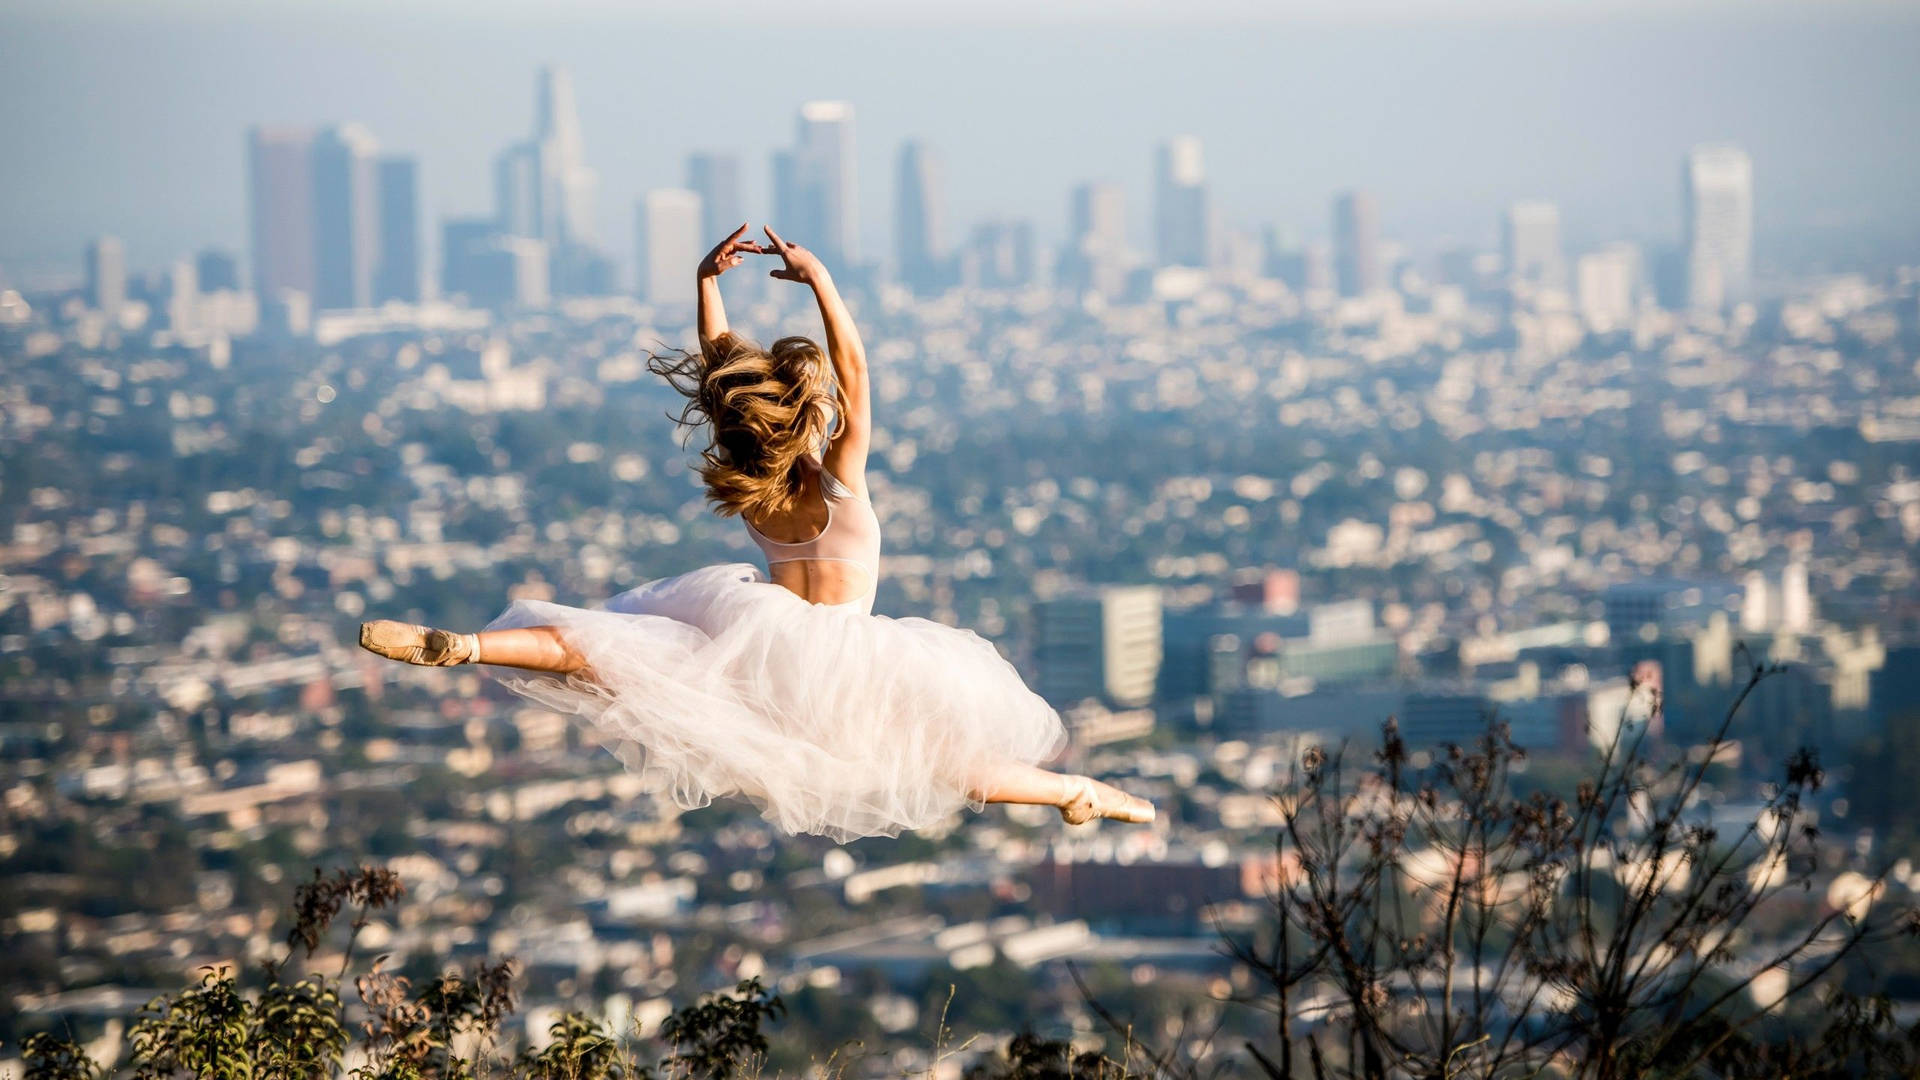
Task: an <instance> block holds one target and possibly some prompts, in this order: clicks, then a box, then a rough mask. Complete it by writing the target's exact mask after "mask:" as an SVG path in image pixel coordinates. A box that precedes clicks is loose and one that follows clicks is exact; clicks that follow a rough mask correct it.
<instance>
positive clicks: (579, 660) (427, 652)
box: [360, 619, 587, 675]
mask: <svg viewBox="0 0 1920 1080" xmlns="http://www.w3.org/2000/svg"><path fill="white" fill-rule="evenodd" d="M360 647H361V648H363V649H366V650H367V651H368V652H373V653H378V654H379V655H381V656H384V657H386V658H387V659H389V660H398V661H400V662H401V663H405V664H419V665H422V666H425V667H451V666H453V665H455V664H494V665H497V666H500V667H516V668H524V669H525V670H527V671H550V672H553V673H554V674H557V675H572V674H575V673H577V672H580V671H583V670H585V669H586V666H587V661H586V658H585V657H583V656H581V655H580V653H579V652H578V651H576V650H575V649H574V648H573V646H571V645H569V644H567V640H566V638H565V637H564V636H562V635H561V633H560V629H559V627H555V626H526V627H517V628H515V629H512V630H483V631H481V632H480V633H477V634H457V633H454V632H453V631H451V630H436V629H433V628H432V627H428V626H415V625H412V624H410V623H401V622H394V621H392V620H390V619H381V620H379V621H377V622H369V623H361V624H360Z"/></svg>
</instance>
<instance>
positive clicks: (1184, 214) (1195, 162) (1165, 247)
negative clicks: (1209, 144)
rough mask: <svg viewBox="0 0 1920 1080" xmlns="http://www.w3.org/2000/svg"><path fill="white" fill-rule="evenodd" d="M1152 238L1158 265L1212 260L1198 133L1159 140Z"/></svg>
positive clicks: (1210, 223)
mask: <svg viewBox="0 0 1920 1080" xmlns="http://www.w3.org/2000/svg"><path fill="white" fill-rule="evenodd" d="M1153 237H1154V255H1155V257H1156V259H1157V260H1158V261H1159V264H1160V265H1161V266H1206V265H1208V264H1209V263H1210V262H1211V261H1212V260H1211V256H1212V253H1213V209H1212V206H1211V205H1210V204H1209V202H1208V199H1207V176H1206V168H1205V165H1204V163H1203V160H1202V157H1201V152H1200V139H1199V137H1198V136H1194V135H1177V136H1175V137H1173V138H1171V139H1168V140H1167V141H1165V142H1163V143H1161V144H1160V146H1159V149H1158V150H1157V151H1156V153H1155V155H1154V170H1153Z"/></svg>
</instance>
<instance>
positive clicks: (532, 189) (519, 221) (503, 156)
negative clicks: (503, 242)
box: [493, 142, 541, 237]
mask: <svg viewBox="0 0 1920 1080" xmlns="http://www.w3.org/2000/svg"><path fill="white" fill-rule="evenodd" d="M493 202H494V223H495V228H496V230H497V231H498V232H500V233H502V234H504V235H507V236H528V237H537V236H539V235H540V220H541V218H540V152H539V147H538V146H537V145H535V144H534V143H531V142H517V143H514V144H512V145H511V146H508V147H507V148H506V149H505V150H502V151H500V153H499V154H497V155H495V156H494V159H493Z"/></svg>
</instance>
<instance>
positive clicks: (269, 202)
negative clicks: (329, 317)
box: [247, 128, 314, 304]
mask: <svg viewBox="0 0 1920 1080" xmlns="http://www.w3.org/2000/svg"><path fill="white" fill-rule="evenodd" d="M247 181H248V183H247V188H248V192H247V194H248V200H249V203H250V204H251V205H250V208H249V210H250V212H249V214H248V218H249V226H250V229H249V231H250V233H251V242H252V247H253V289H254V292H255V293H257V294H258V295H259V297H260V302H261V303H263V304H264V303H267V302H268V301H270V300H273V299H274V298H275V297H277V296H279V295H280V294H281V293H283V292H287V291H292V292H297V293H300V294H301V295H303V296H308V297H311V296H312V295H313V286H314V258H313V224H314V205H313V136H312V134H311V133H309V132H306V131H301V130H294V129H286V128H253V129H252V130H250V131H248V132H247Z"/></svg>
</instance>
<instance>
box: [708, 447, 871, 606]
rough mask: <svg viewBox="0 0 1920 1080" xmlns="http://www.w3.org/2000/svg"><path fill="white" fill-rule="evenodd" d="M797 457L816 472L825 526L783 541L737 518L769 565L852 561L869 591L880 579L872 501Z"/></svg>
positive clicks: (808, 460) (810, 461)
mask: <svg viewBox="0 0 1920 1080" xmlns="http://www.w3.org/2000/svg"><path fill="white" fill-rule="evenodd" d="M801 460H802V461H804V462H806V463H807V465H806V467H809V468H812V469H813V470H815V471H816V472H817V473H818V474H819V477H820V494H821V495H822V496H823V497H824V498H825V500H826V504H827V524H826V527H824V528H822V529H821V530H820V532H819V533H818V534H816V535H815V536H814V537H813V539H811V540H802V541H799V542H798V543H792V544H787V543H782V542H781V541H779V540H773V539H769V538H768V537H767V536H765V535H764V534H762V533H761V532H760V530H759V529H756V528H754V527H753V522H751V521H747V519H746V518H745V517H744V516H743V517H742V518H741V519H740V520H741V521H746V525H747V534H748V535H749V536H751V537H753V542H754V543H755V544H757V545H759V547H760V551H761V553H762V554H763V555H765V556H766V557H767V565H768V566H769V567H771V566H773V565H774V564H776V563H784V562H843V563H852V564H853V565H855V566H858V567H860V568H861V569H863V570H865V571H866V572H867V581H868V583H869V584H868V586H867V591H868V592H872V591H873V588H874V586H875V585H877V584H878V583H879V581H880V519H879V518H878V517H877V516H875V514H874V512H873V504H871V503H869V502H868V501H867V500H866V499H863V498H861V497H860V496H858V495H855V494H854V493H853V489H852V488H849V487H848V486H847V485H845V484H843V483H841V482H840V478H839V477H837V476H834V475H833V474H832V473H830V472H828V471H827V467H826V466H825V465H822V464H820V463H819V462H818V461H815V460H814V459H812V458H802V459H801Z"/></svg>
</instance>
